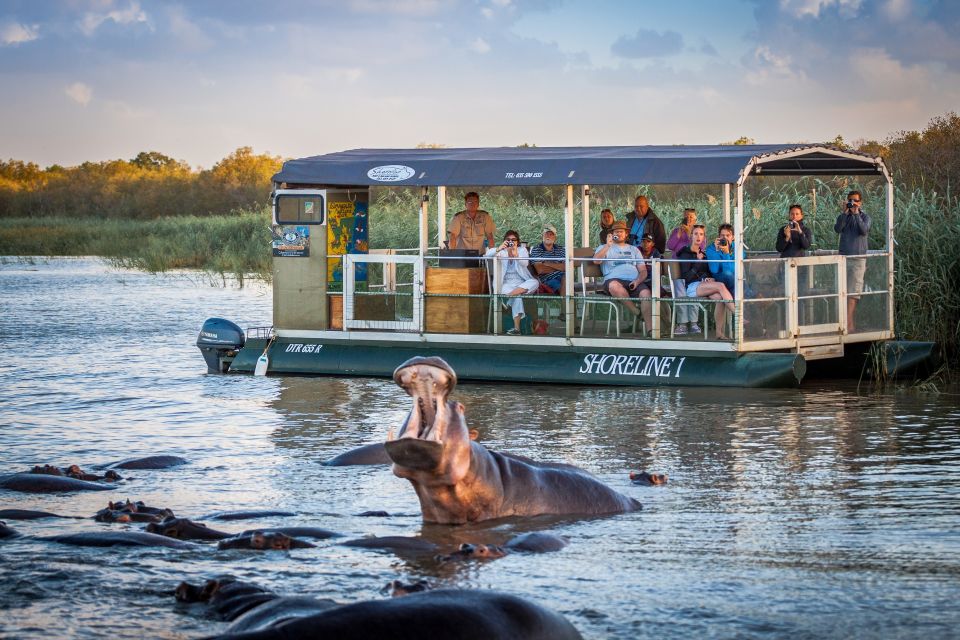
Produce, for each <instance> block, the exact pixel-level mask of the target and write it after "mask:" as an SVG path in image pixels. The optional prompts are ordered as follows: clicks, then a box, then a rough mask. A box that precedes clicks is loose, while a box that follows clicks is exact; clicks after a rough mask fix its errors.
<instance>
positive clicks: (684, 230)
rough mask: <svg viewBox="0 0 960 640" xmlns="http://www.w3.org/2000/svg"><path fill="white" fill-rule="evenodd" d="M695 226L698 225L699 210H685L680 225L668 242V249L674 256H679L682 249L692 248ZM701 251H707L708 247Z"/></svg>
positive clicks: (671, 234) (672, 232) (671, 233)
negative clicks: (691, 238)
mask: <svg viewBox="0 0 960 640" xmlns="http://www.w3.org/2000/svg"><path fill="white" fill-rule="evenodd" d="M695 224H697V210H696V209H692V208H688V209H684V210H683V218H682V219H681V221H680V224H678V225H677V227H676V228H675V229H674V230H673V231H671V232H670V238H669V239H668V240H667V249H669V250H670V251H671V252H672V255H677V253H679V251H680V250H681V249H683V248H684V247H688V246H690V234H691V233H692V232H693V225H695ZM701 249H704V250H706V247H701Z"/></svg>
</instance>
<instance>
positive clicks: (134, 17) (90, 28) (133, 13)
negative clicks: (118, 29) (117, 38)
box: [78, 0, 147, 36]
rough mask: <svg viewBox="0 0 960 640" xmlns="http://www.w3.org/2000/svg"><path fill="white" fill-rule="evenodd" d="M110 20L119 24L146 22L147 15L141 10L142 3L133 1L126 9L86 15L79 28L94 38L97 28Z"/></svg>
mask: <svg viewBox="0 0 960 640" xmlns="http://www.w3.org/2000/svg"><path fill="white" fill-rule="evenodd" d="M108 20H112V21H113V22H115V23H117V24H131V23H135V22H146V21H147V14H146V13H144V11H143V10H142V9H141V8H140V3H139V2H138V1H137V0H131V2H130V6H128V7H127V8H126V9H114V10H112V11H108V12H106V13H93V12H89V13H86V14H84V16H83V18H82V19H81V20H80V22H79V24H78V26H79V27H80V31H82V32H83V34H84V35H85V36H92V35H93V34H94V32H95V31H96V30H97V28H98V27H99V26H100V25H101V24H103V23H104V22H106V21H108Z"/></svg>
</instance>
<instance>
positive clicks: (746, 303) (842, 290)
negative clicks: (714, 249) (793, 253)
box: [330, 251, 892, 351]
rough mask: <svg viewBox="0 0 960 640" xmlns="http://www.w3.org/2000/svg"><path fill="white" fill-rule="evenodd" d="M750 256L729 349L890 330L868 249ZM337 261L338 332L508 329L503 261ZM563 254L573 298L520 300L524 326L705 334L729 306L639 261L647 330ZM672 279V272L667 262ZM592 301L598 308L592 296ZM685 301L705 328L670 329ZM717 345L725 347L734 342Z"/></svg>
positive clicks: (414, 257) (879, 264)
mask: <svg viewBox="0 0 960 640" xmlns="http://www.w3.org/2000/svg"><path fill="white" fill-rule="evenodd" d="M752 255H753V256H754V257H748V258H746V259H744V260H743V261H742V263H740V264H742V269H741V270H740V273H737V275H736V277H739V278H740V279H741V286H742V293H743V295H742V296H741V299H737V300H735V301H734V304H735V309H736V310H735V312H734V313H732V314H727V319H725V320H724V327H722V330H721V332H722V333H726V334H727V335H730V336H733V337H734V339H733V345H734V348H735V349H737V350H750V351H752V350H768V349H788V348H797V347H798V346H799V345H800V344H801V343H803V344H814V343H820V344H826V343H839V342H840V341H843V342H851V341H867V340H875V339H879V338H878V336H884V337H886V336H892V314H891V311H890V309H891V302H890V301H891V293H892V281H891V278H890V277H889V273H888V268H887V264H888V261H887V257H888V256H887V254H886V253H885V252H871V253H870V254H867V255H864V256H841V255H838V254H835V253H829V254H827V253H825V254H822V255H815V256H810V257H804V258H779V257H778V256H777V255H776V254H752ZM330 257H331V258H334V256H330ZM336 257H339V258H340V259H342V260H343V264H344V268H343V278H344V282H343V285H344V291H343V296H344V299H343V308H342V313H343V319H342V322H333V323H332V324H333V326H336V327H337V328H341V329H342V330H345V331H350V330H374V331H388V332H408V333H421V334H450V333H454V334H471V335H477V336H483V335H487V336H498V335H501V334H503V333H506V331H507V330H508V329H509V328H511V327H512V323H513V312H512V310H511V309H510V307H509V304H510V303H511V301H512V298H511V297H510V296H507V295H504V293H503V292H502V291H499V290H498V287H497V286H496V284H495V283H498V282H501V277H502V272H503V271H502V270H503V268H504V263H505V260H506V259H505V258H497V257H496V256H491V257H481V258H478V259H476V263H475V264H476V268H475V269H442V268H439V267H440V266H441V263H442V262H443V261H444V260H460V261H462V260H463V258H459V257H446V256H439V255H422V256H421V255H420V254H419V252H416V253H413V252H404V253H402V254H401V253H399V252H396V251H390V252H385V253H376V254H373V253H372V254H350V255H346V256H336ZM611 260H613V259H611ZM566 262H567V263H569V265H570V266H569V267H568V269H569V271H568V273H572V274H573V278H574V286H573V293H572V295H571V296H566V295H555V294H549V293H536V294H530V295H523V296H521V299H522V303H523V308H524V314H525V315H526V316H527V317H528V318H530V320H531V322H529V324H528V323H527V322H526V321H525V322H522V323H521V327H520V329H521V330H522V331H523V332H524V333H531V332H533V333H537V334H540V335H543V336H545V337H563V338H574V337H582V338H605V337H619V338H621V339H630V340H654V341H659V340H675V341H681V340H682V341H685V342H690V341H704V340H710V341H711V342H712V341H715V340H716V335H717V327H716V326H713V327H712V328H711V329H710V330H709V332H708V325H710V324H711V323H713V317H714V310H715V308H716V305H719V304H725V302H724V301H723V300H711V299H706V298H702V297H698V298H685V299H681V298H680V297H674V294H675V293H681V292H680V291H676V290H675V289H674V287H673V278H671V265H675V264H677V263H679V262H683V261H681V260H676V259H663V258H660V259H647V260H645V261H644V262H645V263H646V266H647V268H648V269H649V270H650V272H651V282H656V283H660V285H661V286H660V287H656V286H654V287H652V288H651V292H650V295H649V297H644V298H640V299H639V300H636V301H637V302H639V303H641V304H643V305H646V304H649V305H650V307H649V308H650V316H651V322H650V325H651V326H646V324H647V323H645V322H643V321H642V318H641V319H636V320H635V318H634V315H633V314H632V313H630V312H629V311H628V310H627V308H626V307H625V305H624V304H623V302H624V301H623V300H622V299H616V298H611V297H610V296H607V295H605V294H603V293H601V292H599V291H598V290H597V288H596V287H594V288H591V287H589V286H587V287H585V286H584V283H583V278H584V273H585V271H586V269H583V268H581V267H583V266H585V265H587V264H594V263H595V262H596V261H595V260H594V258H593V257H592V256H568V258H567V259H566ZM601 262H602V261H601ZM707 262H714V263H716V262H726V263H728V264H730V262H731V261H707ZM857 270H860V271H862V272H863V274H864V276H863V285H862V290H861V291H860V292H859V297H858V298H857V299H858V303H857V305H856V324H855V327H854V331H852V332H851V331H848V330H847V317H846V316H847V309H848V307H847V302H846V301H847V298H848V295H851V296H852V295H854V293H855V292H852V291H851V292H848V290H847V286H848V280H850V279H851V278H854V276H855V275H856V273H858V271H857ZM848 273H851V275H848ZM672 275H673V276H674V277H677V272H676V269H675V268H673V274H672ZM531 277H533V273H532V272H531ZM596 280H597V282H595V283H594V284H596V285H599V281H602V277H597V278H596ZM853 282H854V281H851V284H853ZM600 301H602V302H603V304H597V303H598V302H600ZM684 305H686V306H687V309H685V310H684V311H686V312H688V313H689V312H690V310H691V309H692V311H693V312H694V313H693V314H692V315H693V316H694V317H696V319H697V320H696V321H697V322H698V323H699V324H700V325H701V329H702V330H703V331H704V332H703V333H701V334H697V335H687V336H681V335H680V334H678V333H677V332H676V331H675V320H676V314H677V311H678V308H680V307H683V306H684ZM725 344H726V345H728V346H727V347H726V348H727V349H729V348H730V347H729V344H730V343H725ZM719 346H720V345H718V347H719Z"/></svg>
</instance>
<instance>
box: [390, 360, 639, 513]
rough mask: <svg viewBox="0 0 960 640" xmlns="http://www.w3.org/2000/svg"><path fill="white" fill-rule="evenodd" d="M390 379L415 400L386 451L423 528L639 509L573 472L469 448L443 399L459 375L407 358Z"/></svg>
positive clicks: (459, 419) (457, 416)
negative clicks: (415, 502) (410, 492)
mask: <svg viewBox="0 0 960 640" xmlns="http://www.w3.org/2000/svg"><path fill="white" fill-rule="evenodd" d="M393 379H394V382H396V383H397V384H398V385H400V386H401V387H402V388H403V389H404V390H405V391H406V392H407V393H408V394H409V395H410V396H411V397H412V398H413V408H412V409H411V410H410V414H409V415H408V416H407V419H406V422H404V424H403V427H402V428H401V429H400V432H399V434H397V436H396V437H394V436H393V434H392V433H391V434H390V435H389V436H388V441H387V443H386V444H385V445H384V446H385V448H386V450H387V454H388V455H389V456H390V459H391V460H393V473H394V474H395V475H396V476H398V477H401V478H407V479H408V480H410V482H411V483H412V484H413V487H414V489H415V490H416V492H417V496H418V497H419V499H420V507H421V510H422V511H423V519H424V521H426V522H437V523H442V524H463V523H466V522H476V521H478V520H488V519H492V518H502V517H507V516H537V515H546V514H556V515H564V514H569V515H574V514H577V515H602V514H614V513H622V512H626V511H636V510H638V509H641V508H642V507H641V505H640V503H639V502H637V501H636V500H634V499H633V498H629V497H627V496H624V495H621V494H619V493H617V492H616V491H614V490H613V489H611V488H609V487H607V486H606V485H604V484H603V483H602V482H600V481H599V480H597V479H596V478H594V477H593V476H591V475H590V474H589V473H587V472H586V471H583V470H581V469H577V468H576V467H573V466H570V465H557V464H541V463H537V462H534V461H532V460H529V459H527V458H521V457H519V456H512V455H509V454H503V453H497V452H494V451H489V450H488V449H486V447H484V446H483V445H481V444H479V443H477V442H475V441H472V440H471V439H470V434H469V430H468V429H467V425H466V421H465V419H464V409H463V405H462V404H460V403H459V402H453V401H449V400H448V399H447V398H448V396H449V395H450V392H451V391H453V388H454V387H455V386H456V384H457V374H456V373H454V371H453V369H451V368H450V365H448V364H447V363H446V362H444V361H443V360H442V359H440V358H437V357H429V358H424V357H416V358H411V359H410V360H407V361H406V362H404V363H403V364H401V365H400V366H399V367H397V369H396V371H394V373H393Z"/></svg>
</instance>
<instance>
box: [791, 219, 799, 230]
mask: <svg viewBox="0 0 960 640" xmlns="http://www.w3.org/2000/svg"><path fill="white" fill-rule="evenodd" d="M790 228H791V229H799V228H800V225H799V224H797V221H796V220H791V221H790Z"/></svg>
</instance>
